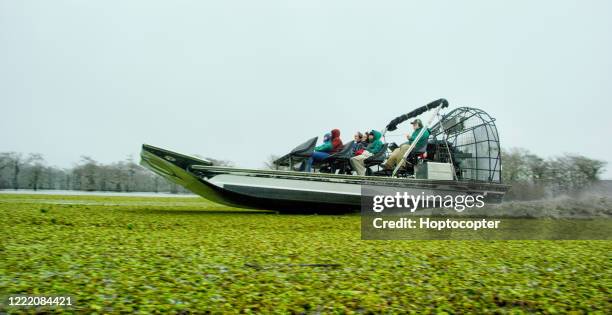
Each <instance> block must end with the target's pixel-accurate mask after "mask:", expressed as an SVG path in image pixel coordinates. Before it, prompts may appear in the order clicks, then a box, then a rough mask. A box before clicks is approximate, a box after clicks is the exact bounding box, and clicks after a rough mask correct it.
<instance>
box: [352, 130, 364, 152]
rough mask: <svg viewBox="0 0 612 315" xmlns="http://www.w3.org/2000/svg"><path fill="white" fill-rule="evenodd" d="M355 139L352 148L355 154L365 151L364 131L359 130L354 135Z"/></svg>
mask: <svg viewBox="0 0 612 315" xmlns="http://www.w3.org/2000/svg"><path fill="white" fill-rule="evenodd" d="M353 139H354V140H355V141H354V142H353V147H352V149H351V150H352V152H353V156H355V155H359V154H361V153H363V149H364V148H365V145H364V142H363V133H361V132H360V131H357V133H356V134H355V135H354V136H353ZM357 152H359V154H357Z"/></svg>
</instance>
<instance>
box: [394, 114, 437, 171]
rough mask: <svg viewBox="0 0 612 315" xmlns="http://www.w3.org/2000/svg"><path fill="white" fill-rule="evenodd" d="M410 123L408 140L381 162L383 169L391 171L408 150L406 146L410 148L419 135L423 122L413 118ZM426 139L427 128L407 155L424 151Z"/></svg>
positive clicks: (425, 149)
mask: <svg viewBox="0 0 612 315" xmlns="http://www.w3.org/2000/svg"><path fill="white" fill-rule="evenodd" d="M411 124H412V128H413V130H414V131H413V132H412V135H410V136H409V137H408V141H406V142H404V143H403V144H402V145H400V147H399V148H397V149H395V150H393V152H391V155H389V158H388V159H387V162H385V164H383V169H384V171H387V172H389V171H393V169H394V168H395V167H396V166H397V164H398V163H399V161H401V160H402V158H403V157H404V154H406V151H408V148H410V145H411V144H412V143H413V142H414V139H416V137H417V136H418V135H419V133H420V132H421V129H423V123H422V122H421V120H420V119H415V120H413V121H412V122H411ZM427 139H429V129H425V131H424V132H423V135H422V136H421V138H419V141H417V143H416V145H415V147H414V149H412V152H410V155H409V156H414V155H416V154H419V153H423V152H426V151H427Z"/></svg>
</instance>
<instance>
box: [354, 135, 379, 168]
mask: <svg viewBox="0 0 612 315" xmlns="http://www.w3.org/2000/svg"><path fill="white" fill-rule="evenodd" d="M381 136H382V134H381V133H380V132H379V131H377V130H372V131H370V133H369V136H368V140H369V142H370V144H368V146H367V147H366V149H365V151H363V153H361V154H360V155H357V156H354V157H352V158H351V166H352V167H353V170H355V172H357V174H358V175H365V173H366V167H365V162H364V161H365V159H367V158H369V157H371V156H372V155H374V154H376V153H378V152H379V151H380V150H381V149H382V147H383V143H382V141H380V137H381Z"/></svg>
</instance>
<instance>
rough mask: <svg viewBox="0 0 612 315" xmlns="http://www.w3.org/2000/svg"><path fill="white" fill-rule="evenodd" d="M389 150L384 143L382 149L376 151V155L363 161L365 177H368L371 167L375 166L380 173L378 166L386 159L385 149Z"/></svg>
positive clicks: (387, 145)
mask: <svg viewBox="0 0 612 315" xmlns="http://www.w3.org/2000/svg"><path fill="white" fill-rule="evenodd" d="M388 148H389V144H388V143H385V144H384V145H383V147H382V149H380V151H378V152H377V153H376V154H374V155H372V156H371V157H369V158H367V159H365V161H363V164H364V165H365V167H366V175H370V173H371V170H370V167H372V166H377V167H378V170H379V171H380V165H381V164H382V163H383V162H384V161H385V159H386V158H387V149H388Z"/></svg>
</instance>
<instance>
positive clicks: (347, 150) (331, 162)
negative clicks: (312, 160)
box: [319, 141, 355, 173]
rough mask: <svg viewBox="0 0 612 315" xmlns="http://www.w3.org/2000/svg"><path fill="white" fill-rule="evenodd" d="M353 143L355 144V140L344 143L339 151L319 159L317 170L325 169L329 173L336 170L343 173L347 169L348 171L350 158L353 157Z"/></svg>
mask: <svg viewBox="0 0 612 315" xmlns="http://www.w3.org/2000/svg"><path fill="white" fill-rule="evenodd" d="M353 144H355V141H351V142H349V143H346V144H344V145H343V146H342V149H340V151H338V152H336V153H334V154H332V155H330V156H328V157H327V158H326V159H325V160H323V161H321V163H319V170H320V171H325V170H327V171H328V172H330V173H336V171H340V173H345V172H346V171H347V170H349V171H350V159H351V158H352V157H353Z"/></svg>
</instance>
